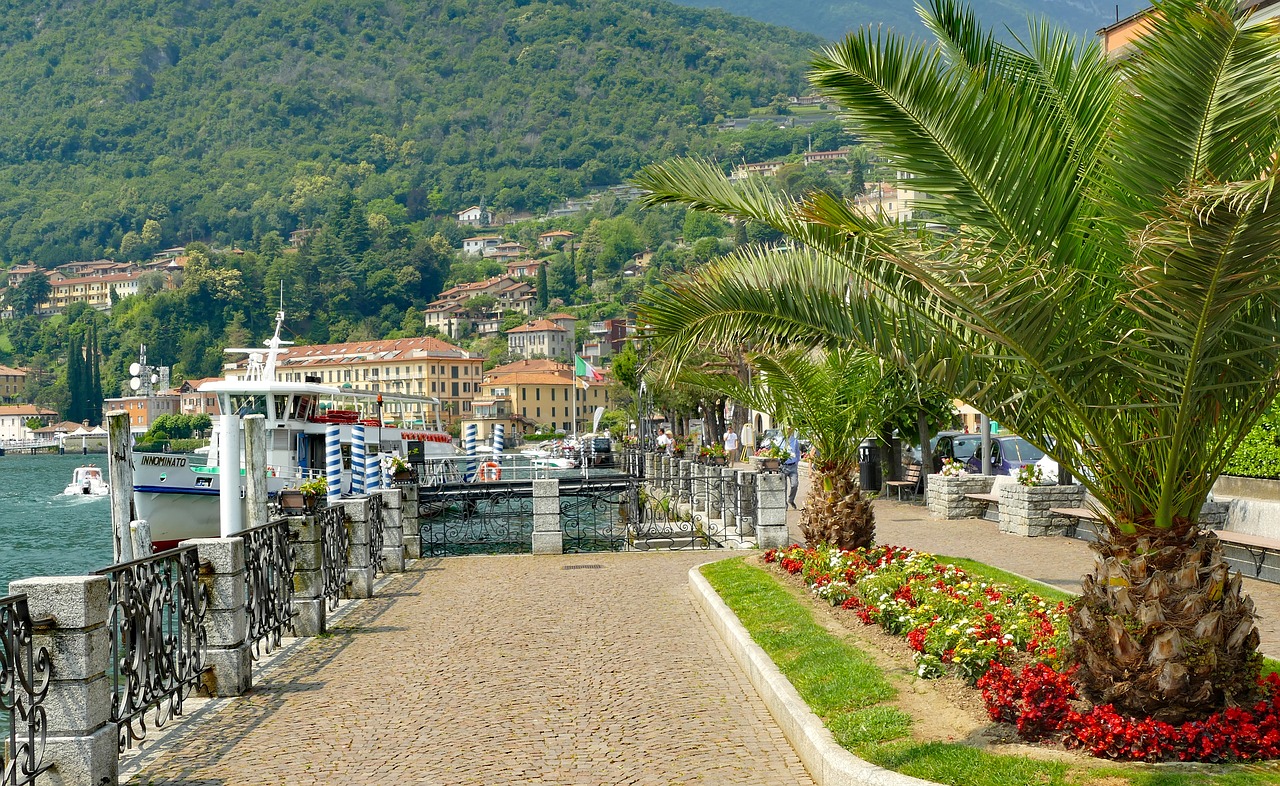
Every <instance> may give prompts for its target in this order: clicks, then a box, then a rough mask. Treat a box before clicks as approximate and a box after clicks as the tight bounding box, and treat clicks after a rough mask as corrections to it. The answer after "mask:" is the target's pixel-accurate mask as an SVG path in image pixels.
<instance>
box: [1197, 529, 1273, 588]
mask: <svg viewBox="0 0 1280 786" xmlns="http://www.w3.org/2000/svg"><path fill="white" fill-rule="evenodd" d="M1213 534H1215V535H1217V536H1218V540H1220V541H1222V542H1223V543H1228V544H1231V545H1233V546H1239V547H1240V548H1242V549H1244V550H1245V551H1246V552H1248V554H1249V557H1250V558H1251V559H1252V560H1253V577H1254V578H1261V577H1262V568H1263V564H1264V563H1265V562H1266V561H1267V555H1268V554H1273V553H1275V554H1280V540H1276V539H1275V538H1264V537H1262V536H1261V535H1246V534H1245V533H1243V532H1231V531H1230V530H1225V529H1219V530H1214V531H1213Z"/></svg>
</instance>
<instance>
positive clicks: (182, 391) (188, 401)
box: [177, 377, 222, 416]
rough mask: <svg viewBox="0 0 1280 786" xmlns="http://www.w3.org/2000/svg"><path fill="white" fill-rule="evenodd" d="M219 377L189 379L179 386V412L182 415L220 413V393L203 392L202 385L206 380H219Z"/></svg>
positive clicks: (211, 414)
mask: <svg viewBox="0 0 1280 786" xmlns="http://www.w3.org/2000/svg"><path fill="white" fill-rule="evenodd" d="M219 379H220V378H219V377H205V378H204V379H188V380H187V381H186V382H183V383H182V384H181V385H179V386H178V387H177V392H178V412H179V413H180V414H182V415H209V416H213V415H220V414H222V411H221V410H220V409H219V408H218V394H217V393H206V392H201V390H200V386H201V385H203V384H204V383H206V382H218V381H219Z"/></svg>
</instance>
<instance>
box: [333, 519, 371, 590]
mask: <svg viewBox="0 0 1280 786" xmlns="http://www.w3.org/2000/svg"><path fill="white" fill-rule="evenodd" d="M338 504H339V505H341V506H343V507H344V508H346V511H347V535H348V537H349V538H350V546H349V547H348V549H347V581H348V585H347V592H348V595H347V597H349V598H372V597H373V563H372V561H371V560H370V559H369V505H370V502H369V498H368V497H356V498H355V499H345V500H342V501H341V502H339V503H338Z"/></svg>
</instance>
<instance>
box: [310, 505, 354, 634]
mask: <svg viewBox="0 0 1280 786" xmlns="http://www.w3.org/2000/svg"><path fill="white" fill-rule="evenodd" d="M316 520H317V521H318V522H319V523H320V545H321V551H322V552H323V557H324V559H323V568H324V570H323V571H322V572H323V574H324V597H325V599H326V601H327V602H328V605H329V608H330V609H336V608H338V601H339V600H341V599H342V594H343V592H345V591H346V588H347V585H348V583H349V582H348V580H347V564H348V558H347V553H348V551H349V550H350V548H351V534H350V533H349V532H347V509H346V507H345V506H343V505H335V506H333V507H328V508H325V509H323V510H321V511H320V512H319V513H318V514H316Z"/></svg>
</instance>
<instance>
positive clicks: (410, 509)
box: [400, 486, 422, 560]
mask: <svg viewBox="0 0 1280 786" xmlns="http://www.w3.org/2000/svg"><path fill="white" fill-rule="evenodd" d="M401 492H403V495H402V497H401V500H402V501H401V503H400V504H401V506H402V507H401V508H400V526H401V532H402V533H403V539H404V558H405V559H406V560H411V559H421V558H422V533H420V532H419V531H418V527H419V526H420V522H421V520H420V519H419V518H418V499H419V496H418V487H417V486H405V487H404V488H403V489H401Z"/></svg>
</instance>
